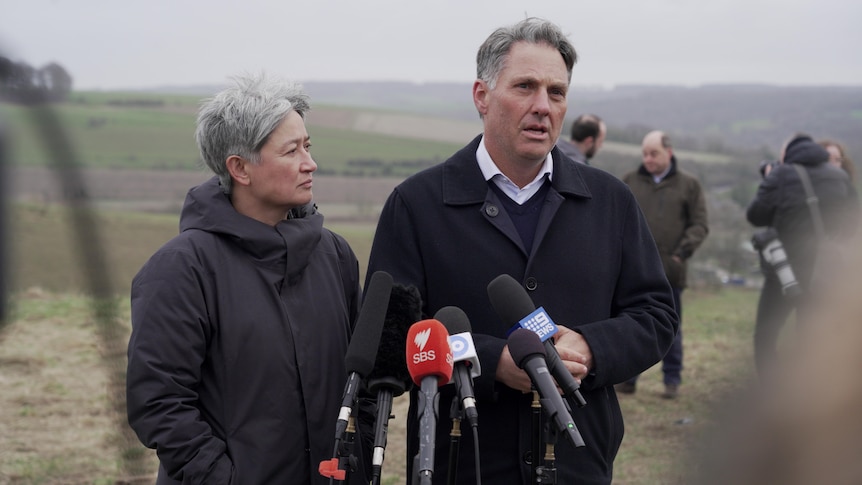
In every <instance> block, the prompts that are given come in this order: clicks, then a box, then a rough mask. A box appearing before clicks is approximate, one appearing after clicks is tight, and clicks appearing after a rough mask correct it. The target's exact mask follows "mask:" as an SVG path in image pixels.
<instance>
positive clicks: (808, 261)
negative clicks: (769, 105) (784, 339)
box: [746, 134, 859, 375]
mask: <svg viewBox="0 0 862 485" xmlns="http://www.w3.org/2000/svg"><path fill="white" fill-rule="evenodd" d="M828 160H829V152H827V151H826V149H824V148H823V147H821V146H820V145H818V144H817V143H815V142H814V140H812V139H811V137H810V136H808V135H805V134H800V135H796V136H794V137H792V138H791V139H790V141H788V142H787V144H786V145H785V147H784V148H783V149H782V156H781V160H780V161H782V162H783V163H780V164H778V165H776V166H775V168H774V169H772V170H771V171H770V172H768V173H767V174H766V176H765V177H764V179H763V181H762V182H761V183H760V186H759V187H758V189H757V194H756V195H755V197H754V200H752V201H751V204H749V206H748V210H747V212H746V216H747V218H748V222H750V223H751V224H752V225H754V226H756V227H767V226H768V227H773V228H775V230H776V232H777V234H778V239H779V240H780V241H781V242H782V244H783V245H784V251H785V253H786V254H787V260H788V261H789V263H790V267H791V268H792V269H793V273H794V275H795V277H796V280H797V282H798V283H799V286H800V287H801V288H802V291H803V297H802V298H800V299H790V298H786V297H785V296H784V295H783V292H782V284H781V282H780V281H779V279H778V276H776V274H775V272H774V271H769V270H768V268H767V271H764V283H763V288H762V289H761V292H760V300H759V301H758V303H757V322H756V325H755V328H754V358H755V363H756V364H757V369H758V372H759V373H760V374H761V375H762V374H764V373H765V372H767V369H768V367H769V366H770V365H771V363H772V361H773V360H774V359H775V355H776V346H777V343H778V336H779V334H780V332H781V327H783V326H784V323H785V321H786V320H787V318H788V317H789V316H790V314H791V313H792V312H793V311H794V309H797V308H800V306H802V307H804V306H805V299H806V297H805V296H806V295H805V293H807V292H808V291H809V290H810V288H809V282H810V279H811V273H812V269H813V265H814V256H815V254H816V252H817V237H816V232H815V229H814V223H813V220H812V217H811V210H810V209H809V207H808V203H807V196H806V194H805V189H803V187H802V180H801V179H800V178H799V174H798V173H797V172H796V169H795V168H794V167H793V165H798V166H801V167H803V168H804V169H805V170H806V172H807V173H808V177H809V179H810V180H811V185H812V187H813V188H814V193H815V195H816V196H817V198H818V206H819V209H820V213H821V215H822V219H823V224H824V226H825V227H824V229H825V230H826V236H827V237H831V238H836V239H841V238H848V237H849V236H851V235H853V234H854V233H855V231H856V229H857V226H858V224H859V197H858V194H857V193H856V189H855V188H854V186H853V183H852V182H851V181H850V178H849V177H848V176H847V173H846V172H844V171H843V170H841V169H838V168H835V167H832V166H830V165H829V163H828Z"/></svg>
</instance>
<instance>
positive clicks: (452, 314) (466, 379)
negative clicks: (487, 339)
mask: <svg viewBox="0 0 862 485" xmlns="http://www.w3.org/2000/svg"><path fill="white" fill-rule="evenodd" d="M434 319H435V320H439V321H440V323H442V324H443V326H445V327H446V330H448V331H449V348H450V349H451V351H452V358H453V361H454V369H453V372H452V379H451V380H450V381H449V383H453V382H454V383H455V387H456V388H457V390H458V398H459V399H460V400H461V408H462V409H463V410H464V415H465V416H466V417H467V421H468V422H469V423H470V426H472V427H474V428H475V427H477V426H479V414H478V412H477V411H476V397H475V395H474V393H473V378H474V377H479V376H480V375H482V367H481V365H479V357H478V356H477V355H476V346H475V345H473V335H472V334H471V333H470V320H469V319H468V318H467V314H465V313H464V311H463V310H461V309H460V308H458V307H455V306H447V307H443V308H441V309H439V310H437V313H436V314H434Z"/></svg>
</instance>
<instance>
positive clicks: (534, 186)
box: [476, 136, 554, 204]
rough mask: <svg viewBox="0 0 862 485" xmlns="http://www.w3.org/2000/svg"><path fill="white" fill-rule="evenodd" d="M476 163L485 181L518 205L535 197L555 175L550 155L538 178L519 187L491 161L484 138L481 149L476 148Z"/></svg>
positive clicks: (537, 175)
mask: <svg viewBox="0 0 862 485" xmlns="http://www.w3.org/2000/svg"><path fill="white" fill-rule="evenodd" d="M476 161H478V162H479V170H481V171H482V176H484V177H485V181H488V180H490V181H491V182H493V183H494V184H495V185H496V186H497V187H499V188H500V190H502V191H503V193H504V194H506V195H507V196H508V197H509V198H510V199H512V200H513V201H515V202H516V203H518V204H523V203H524V202H526V201H528V200H530V197H532V196H534V195H535V194H536V192H538V191H539V189H540V188H541V187H542V183H544V181H545V177H546V176H547V178H548V180H551V179H552V177H553V175H554V158H553V157H552V156H551V154H550V153H548V156H547V157H545V162H544V163H543V164H542V168H541V169H539V173H537V174H536V178H534V179H533V181H532V182H530V183H528V184H527V185H525V186H524V187H523V188H520V187H518V186H517V185H515V183H514V182H512V181H511V180H510V179H509V177H506V176H505V175H504V174H503V172H501V171H500V168H499V167H497V164H496V163H494V160H492V159H491V154H490V153H488V149H487V148H486V147H485V137H484V136H482V139H481V140H480V141H479V147H478V148H476Z"/></svg>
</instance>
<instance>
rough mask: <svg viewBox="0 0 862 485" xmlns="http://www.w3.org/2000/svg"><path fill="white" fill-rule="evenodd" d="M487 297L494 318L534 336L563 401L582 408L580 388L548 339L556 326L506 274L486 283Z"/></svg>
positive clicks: (555, 331)
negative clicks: (536, 337) (542, 346)
mask: <svg viewBox="0 0 862 485" xmlns="http://www.w3.org/2000/svg"><path fill="white" fill-rule="evenodd" d="M488 298H489V299H490V300H491V305H492V306H493V307H494V310H496V311H497V315H499V316H500V318H501V319H502V320H503V321H505V322H506V323H514V324H515V327H521V328H526V329H527V330H531V331H533V332H534V333H536V335H538V336H539V337H540V338H541V340H542V341H543V342H544V343H545V354H546V356H547V362H548V368H549V369H550V370H551V374H552V375H553V376H554V379H555V380H556V381H557V383H558V384H559V385H560V388H561V389H562V390H563V394H565V396H566V398H568V399H569V401H570V402H573V404H574V405H575V406H577V407H584V405H586V404H587V401H586V400H584V396H583V395H581V391H580V388H581V385H580V384H578V381H576V380H575V378H574V376H572V374H571V373H570V372H569V370H568V369H566V366H565V365H564V364H563V360H562V359H561V358H560V354H559V352H557V348H556V347H554V341H553V339H552V338H551V337H552V336H553V335H554V334H555V333H557V326H556V325H555V324H554V322H553V320H551V317H550V316H548V314H547V313H546V312H545V309H544V308H542V307H539V308H536V305H535V304H534V303H533V300H532V299H531V298H530V295H528V294H527V291H526V290H525V289H524V287H523V286H521V284H520V283H518V281H517V280H516V279H515V278H512V277H511V276H509V275H507V274H501V275H500V276H497V277H496V278H494V279H493V280H491V282H490V283H488Z"/></svg>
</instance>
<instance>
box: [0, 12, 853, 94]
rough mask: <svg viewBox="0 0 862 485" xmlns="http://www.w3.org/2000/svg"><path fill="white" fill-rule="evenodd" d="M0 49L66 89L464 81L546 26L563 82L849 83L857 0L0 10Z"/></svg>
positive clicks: (605, 83) (851, 69)
mask: <svg viewBox="0 0 862 485" xmlns="http://www.w3.org/2000/svg"><path fill="white" fill-rule="evenodd" d="M0 12H1V13H0V53H2V54H3V55H5V56H7V57H10V58H12V59H13V60H16V61H23V62H26V63H28V64H30V65H31V66H33V67H37V68H38V67H41V66H43V65H45V64H47V63H49V62H57V63H59V64H60V65H62V66H63V67H65V68H66V70H67V71H69V73H70V74H71V75H72V77H73V80H74V85H75V89H106V90H112V89H123V88H148V87H158V86H166V85H188V84H220V83H224V82H225V81H226V80H227V79H228V78H229V77H230V76H231V75H233V74H238V73H244V72H258V71H267V72H271V73H274V74H278V75H280V76H284V77H288V78H292V79H295V80H298V81H303V82H308V81H321V80H343V81H353V80H401V81H413V82H435V81H454V82H465V83H469V82H472V81H473V79H474V77H475V55H476V49H477V48H478V46H479V44H481V42H482V41H483V40H484V39H485V37H487V35H488V34H489V33H490V32H491V31H493V30H494V29H495V28H496V27H499V26H501V25H506V24H511V23H514V22H516V21H518V20H520V19H522V18H524V16H525V15H530V16H537V17H544V18H547V19H549V20H552V21H554V22H555V23H557V24H558V25H560V27H561V28H562V29H563V31H564V32H565V33H566V34H567V35H568V36H569V39H570V40H571V41H572V43H573V44H574V45H575V48H576V49H577V51H578V53H579V56H580V61H579V62H578V64H577V65H576V66H575V70H574V72H573V76H572V84H573V85H576V86H577V85H602V86H606V87H611V86H614V85H618V84H631V83H658V84H678V85H689V86H694V85H700V84H706V83H769V84H782V85H862V54H860V53H859V50H858V48H859V46H860V45H862V1H859V0H589V1H584V0H554V1H544V0H532V1H525V0H487V1H479V0H430V1H410V0H399V1H396V0H333V1H328V0H305V1H301V2H300V1H295V0H242V1H236V2H229V1H226V0H142V1H134V2H133V1H129V0H74V1H73V0H0Z"/></svg>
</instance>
